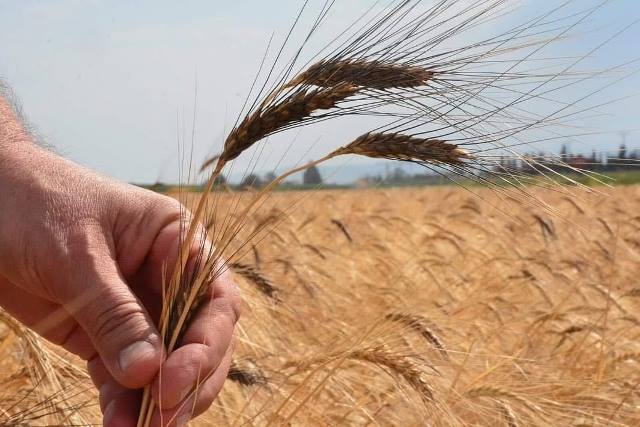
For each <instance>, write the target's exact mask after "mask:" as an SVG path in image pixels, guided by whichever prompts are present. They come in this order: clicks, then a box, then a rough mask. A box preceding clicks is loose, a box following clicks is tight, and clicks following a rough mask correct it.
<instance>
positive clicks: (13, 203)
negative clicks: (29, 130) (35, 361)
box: [0, 98, 239, 426]
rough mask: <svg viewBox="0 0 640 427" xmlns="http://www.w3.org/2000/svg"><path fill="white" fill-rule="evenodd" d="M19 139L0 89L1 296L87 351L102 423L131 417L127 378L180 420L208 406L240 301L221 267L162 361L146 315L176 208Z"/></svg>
mask: <svg viewBox="0 0 640 427" xmlns="http://www.w3.org/2000/svg"><path fill="white" fill-rule="evenodd" d="M28 139H29V137H28V135H27V134H26V132H24V130H23V129H22V127H21V125H20V123H19V121H18V120H17V119H16V118H15V116H14V114H13V112H12V111H11V109H10V108H9V106H8V105H7V104H6V103H4V101H2V99H1V98H0V148H1V150H0V188H2V189H3V194H2V209H1V210H0V306H2V307H4V308H5V309H6V310H7V311H9V312H10V313H11V314H12V315H14V316H15V317H16V318H18V319H19V320H20V321H22V322H23V323H25V324H26V325H28V326H29V327H31V328H32V329H34V330H35V331H36V332H38V333H40V334H41V335H42V336H44V337H46V338H47V339H48V340H50V341H52V342H54V343H56V344H60V345H62V346H63V347H64V348H65V349H67V350H69V351H71V352H73V353H75V354H77V355H78V356H80V357H82V358H83V359H85V360H87V361H88V366H89V372H90V374H91V377H92V379H93V381H94V383H95V385H96V387H98V388H99V389H100V405H101V409H102V411H103V413H104V416H105V425H108V426H133V425H135V423H136V420H137V417H138V411H139V404H140V403H139V401H140V393H139V391H137V390H134V389H139V388H141V387H143V386H145V385H147V384H151V385H152V394H153V397H154V400H155V401H156V402H159V403H160V406H161V407H162V408H163V411H164V414H163V415H165V416H168V417H169V418H173V419H177V420H178V421H179V423H182V424H185V423H186V421H188V419H189V418H190V417H191V416H192V415H197V414H198V413H200V412H202V411H204V410H205V409H207V408H208V407H209V406H210V404H211V403H212V401H213V399H214V398H215V396H216V395H217V393H218V391H219V390H220V388H221V387H222V383H223V382H224V379H225V378H226V375H227V371H228V369H229V364H230V358H231V339H232V334H233V330H234V325H235V322H236V319H237V316H238V314H237V312H238V306H239V301H238V297H237V295H236V294H235V290H234V289H235V288H234V286H233V284H232V283H231V282H230V281H229V279H228V277H227V276H225V275H223V276H220V277H218V278H217V279H216V280H215V281H214V282H213V283H212V284H211V285H210V286H209V287H208V288H207V292H206V293H205V294H204V295H205V300H204V302H203V303H202V305H201V306H200V310H199V312H198V313H197V314H196V316H195V317H194V319H193V320H192V321H191V323H190V327H189V329H188V331H187V332H186V333H185V334H184V336H183V337H181V343H180V347H179V348H178V349H177V350H176V351H175V352H174V353H172V354H171V355H170V356H169V357H166V360H165V361H164V363H163V364H162V369H161V363H162V362H163V359H164V358H165V356H164V355H163V346H162V340H161V338H160V334H159V333H158V331H157V329H156V326H155V325H156V324H157V320H158V317H159V316H160V310H161V306H162V276H163V274H170V273H171V272H170V271H169V272H163V269H164V267H165V266H166V265H172V264H174V263H175V258H176V257H177V254H178V247H179V242H180V228H181V225H180V223H181V220H182V219H183V218H184V216H185V211H184V208H183V207H182V206H181V205H180V204H179V203H177V202H176V201H174V200H173V199H169V198H166V197H163V196H159V195H156V194H153V193H151V192H147V191H144V190H141V189H137V188H134V187H131V186H127V185H123V184H120V183H116V182H113V181H110V180H108V179H105V178H102V177H99V176H97V175H95V174H93V173H92V172H90V171H88V170H85V169H83V168H81V167H79V166H77V165H74V164H72V163H71V162H67V161H65V160H63V159H61V158H58V157H57V156H55V155H52V154H50V153H48V152H46V151H44V150H42V149H40V148H39V147H37V146H35V145H34V144H31V143H30V142H29V141H28ZM196 240H198V239H196ZM203 244H204V245H206V242H205V243H203V241H202V240H199V241H198V243H197V244H196V245H195V246H194V251H192V253H190V254H189V258H190V261H189V262H188V265H191V266H193V265H196V264H197V262H196V261H195V259H196V258H197V257H198V252H199V251H200V250H202V246H203ZM160 378H162V379H163V381H162V382H160ZM203 378H207V380H206V381H204V382H202V380H203ZM196 383H197V384H198V386H197V391H198V393H197V398H194V396H193V393H192V392H193V391H194V389H195V384H196ZM158 415H159V413H158ZM158 418H159V417H158ZM154 423H155V424H156V425H157V424H158V423H159V420H158V421H155V422H154Z"/></svg>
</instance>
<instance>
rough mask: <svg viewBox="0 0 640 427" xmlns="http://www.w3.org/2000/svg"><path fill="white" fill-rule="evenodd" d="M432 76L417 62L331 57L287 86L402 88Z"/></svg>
mask: <svg viewBox="0 0 640 427" xmlns="http://www.w3.org/2000/svg"><path fill="white" fill-rule="evenodd" d="M432 78H433V72H432V71H430V70H427V69H426V68H423V67H418V66H414V65H406V64H398V63H387V62H382V61H367V60H363V59H346V60H340V59H330V60H323V61H319V62H317V63H315V64H313V65H312V66H310V67H309V68H308V69H307V70H306V71H304V72H302V73H301V74H299V75H298V76H297V77H295V78H294V79H293V80H291V82H289V83H288V84H287V86H288V87H290V86H297V85H313V86H321V87H332V86H337V85H340V84H345V83H346V84H352V85H356V86H360V87H363V88H368V89H394V88H397V89H400V88H414V87H419V86H425V85H426V84H427V83H428V82H429V80H431V79H432Z"/></svg>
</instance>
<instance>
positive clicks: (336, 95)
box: [220, 83, 359, 162]
mask: <svg viewBox="0 0 640 427" xmlns="http://www.w3.org/2000/svg"><path fill="white" fill-rule="evenodd" d="M358 90H359V88H358V87H357V86H354V85H352V84H349V83H343V84H339V85H337V86H334V87H329V88H317V89H312V90H307V88H301V89H298V90H296V91H295V92H293V93H292V94H290V95H288V96H285V97H284V98H280V99H276V100H275V102H272V101H274V100H273V99H271V100H268V101H266V102H265V103H264V104H263V105H261V106H260V107H259V108H258V109H257V110H256V111H254V112H253V113H252V114H250V115H249V116H247V117H246V118H245V119H244V120H243V121H242V122H241V123H240V124H239V125H238V126H237V127H236V128H235V129H234V130H233V132H231V134H230V135H229V137H228V138H227V140H226V141H225V144H224V151H223V152H222V154H221V155H220V160H222V161H224V162H228V161H230V160H233V159H235V158H236V157H238V156H239V155H240V154H241V153H242V152H243V151H245V150H247V149H248V148H249V147H251V146H252V145H253V144H255V143H256V142H258V141H260V140H261V139H263V138H266V137H267V136H269V135H272V134H274V133H276V132H278V131H280V130H283V129H285V128H287V127H288V126H291V125H294V124H299V123H301V122H302V121H304V120H305V119H308V118H310V117H311V116H312V114H313V113H315V112H317V111H320V110H329V109H332V108H334V107H336V105H337V104H338V103H339V102H341V101H344V100H345V99H347V98H349V97H350V96H353V95H355V94H356V93H357V92H358Z"/></svg>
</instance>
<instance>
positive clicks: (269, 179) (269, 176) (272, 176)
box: [263, 172, 278, 184]
mask: <svg viewBox="0 0 640 427" xmlns="http://www.w3.org/2000/svg"><path fill="white" fill-rule="evenodd" d="M277 177H278V176H277V175H276V173H275V172H267V173H265V174H264V178H263V179H264V183H265V184H268V183H270V182H272V181H274V180H275V179H276V178H277Z"/></svg>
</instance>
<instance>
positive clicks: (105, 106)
mask: <svg viewBox="0 0 640 427" xmlns="http://www.w3.org/2000/svg"><path fill="white" fill-rule="evenodd" d="M463 1H469V0H463ZM312 3H313V1H312ZM337 3H338V6H337V8H336V10H335V11H334V13H333V14H332V15H331V16H330V17H329V19H328V25H327V26H326V27H325V28H323V29H322V31H325V33H327V34H333V33H334V32H335V31H337V29H338V28H342V27H344V26H345V25H347V24H348V23H350V22H351V21H352V20H353V18H354V17H355V16H356V15H357V14H358V13H359V12H362V11H363V10H364V9H365V8H366V7H367V6H368V5H370V4H372V1H367V0H348V1H347V0H338V2H337ZM425 3H427V4H428V3H429V1H428V0H425ZM523 3H524V4H525V7H524V9H523V11H522V12H520V13H518V14H516V15H515V16H514V17H512V18H508V19H519V20H523V19H526V18H527V14H529V13H535V12H536V11H537V12H539V11H540V5H542V4H544V5H545V8H546V7H549V8H550V7H552V6H554V5H556V4H558V3H559V2H557V1H551V0H549V1H547V0H544V1H542V0H536V1H535V5H534V6H532V5H533V3H534V1H533V0H530V1H525V2H523ZM577 3H578V4H579V5H585V4H587V3H589V4H593V3H594V1H590V0H584V1H578V2H577ZM315 4H318V2H317V1H316V2H315ZM300 5H301V2H300V1H294V0H274V1H271V2H267V1H260V0H252V1H249V0H245V1H187V2H173V1H171V2H170V1H127V2H120V1H106V0H105V1H102V0H50V1H36V0H21V1H13V0H0V43H1V46H2V48H1V49H0V78H2V79H4V80H6V81H7V82H8V83H9V84H10V85H11V86H12V87H13V89H14V90H15V92H16V94H17V95H18V97H19V98H20V100H21V103H22V105H23V107H24V111H25V113H26V114H27V116H28V118H29V119H30V121H31V122H32V123H33V124H34V125H35V126H36V128H37V129H38V131H39V133H40V134H41V135H42V136H43V137H44V138H45V139H46V140H47V141H48V142H49V143H50V144H52V145H53V146H54V147H56V149H57V150H58V151H59V152H60V153H62V154H63V155H65V156H67V157H69V158H71V159H73V160H75V161H77V162H79V163H81V164H84V165H86V166H88V167H91V168H93V169H96V170H98V171H100V172H102V173H104V174H107V175H110V176H114V177H116V178H118V179H122V180H126V181H135V182H155V181H156V180H163V181H175V180H176V179H177V176H178V171H179V165H180V162H181V158H180V156H179V154H178V153H179V148H178V138H184V139H186V140H190V138H191V136H190V135H191V129H192V117H193V114H194V105H195V119H196V120H195V123H196V126H195V141H196V144H195V150H194V158H195V159H196V161H197V160H200V159H201V158H203V157H204V156H205V155H206V153H207V152H212V151H213V152H215V151H216V147H220V145H221V143H222V140H223V138H222V137H223V134H224V132H225V131H226V130H228V128H229V127H230V126H231V125H232V124H233V122H234V119H235V117H236V115H237V114H238V111H239V109H240V107H241V106H242V102H243V101H244V97H245V96H246V94H247V91H248V89H249V87H250V84H251V81H252V79H253V77H254V74H255V72H256V70H257V67H258V65H259V60H260V58H261V56H262V54H263V52H264V50H265V48H266V45H267V40H268V39H269V37H270V35H271V34H272V32H275V34H276V39H278V37H282V35H283V34H285V33H286V31H287V29H288V27H289V25H290V24H291V22H292V19H293V18H294V16H295V14H296V11H297V9H298V8H299V7H300ZM527 5H528V6H527ZM527 7H528V8H527ZM638 18H640V2H638V1H637V0H613V1H611V2H610V4H609V5H607V6H606V7H605V8H603V10H602V11H601V12H600V13H598V15H597V16H596V17H595V18H593V19H592V20H591V21H590V22H589V23H588V25H587V26H586V28H587V29H595V30H597V31H595V32H594V33H588V34H585V35H584V36H582V37H580V38H578V39H577V41H575V42H574V43H573V44H570V45H569V46H570V47H571V46H573V47H574V48H576V49H577V50H581V51H585V50H588V47H589V46H594V45H597V43H598V42H599V41H602V40H603V39H605V38H606V37H607V34H609V35H610V34H612V33H613V32H615V31H616V29H620V28H622V27H624V26H625V25H627V24H628V23H631V22H632V21H633V20H635V19H638ZM298 36H300V35H298ZM295 40H296V39H294V41H295ZM639 43H640V28H638V27H637V26H636V27H633V28H631V29H630V30H628V31H627V32H626V33H624V34H623V35H621V36H620V37H618V38H617V39H616V40H614V41H613V42H612V43H611V44H609V45H607V47H606V49H603V50H601V51H598V52H597V54H596V57H595V58H593V59H592V60H591V61H590V63H589V65H590V66H592V67H594V68H595V69H598V68H606V67H608V66H611V65H614V64H618V63H622V62H625V61H628V60H630V59H634V58H637V57H639V56H640V55H638V54H639V53H640V49H639V48H638V44H639ZM561 53H562V54H565V52H561ZM566 54H567V55H568V54H570V53H569V52H566ZM636 67H637V65H636ZM638 83H639V79H638V78H637V77H632V78H630V79H628V80H626V81H624V82H622V83H620V84H618V85H616V86H615V87H614V88H612V89H611V90H610V91H608V94H607V96H609V97H610V99H613V98H616V97H619V96H625V95H633V94H635V93H637V92H638V89H640V86H639V85H638ZM196 85H197V96H196V95H195V93H196V90H195V86H196ZM639 107H640V102H639V98H638V97H637V96H633V97H631V98H629V99H625V100H623V101H620V102H618V103H616V104H613V105H609V106H607V107H606V113H607V116H606V119H600V121H599V122H598V123H594V126H597V127H598V128H599V129H602V130H603V131H606V132H609V133H608V134H606V135H602V136H601V137H599V138H598V139H597V140H596V139H593V138H592V139H591V140H589V141H586V142H585V146H581V147H578V146H576V147H573V148H574V150H575V151H588V150H590V148H591V147H595V148H596V149H601V150H604V149H610V148H612V147H614V146H615V145H617V144H618V143H619V141H620V136H619V134H618V133H617V131H618V130H623V129H629V130H633V129H635V128H640V125H638V116H639V115H640V108H639ZM627 138H628V145H630V146H632V147H638V146H640V133H638V132H630V133H628V136H627ZM298 139H301V140H303V141H299V140H298ZM335 141H339V142H335ZM340 142H343V137H341V134H340V129H339V127H328V128H327V127H324V128H322V127H319V128H318V129H314V130H310V131H308V132H307V131H305V133H304V136H303V137H300V136H296V134H295V133H294V134H291V133H289V134H287V135H284V136H283V137H282V138H280V139H279V140H278V141H275V142H274V144H273V145H272V146H270V147H268V148H267V149H266V150H265V151H264V152H262V154H261V156H260V162H259V163H258V165H257V166H256V168H257V169H259V170H269V169H270V168H271V167H272V165H273V164H275V163H277V162H278V161H279V160H280V159H281V158H282V157H283V156H284V159H283V160H282V164H286V165H290V164H294V163H297V162H299V161H301V160H308V159H311V158H316V157H318V156H320V155H321V154H322V153H323V152H325V151H327V147H329V146H335V145H336V144H339V143H340ZM545 149H552V148H551V147H545ZM285 153H286V154H285ZM250 161H251V158H250V157H247V158H243V159H240V161H239V164H238V165H237V166H236V169H237V170H244V169H246V168H247V165H249V163H250Z"/></svg>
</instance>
